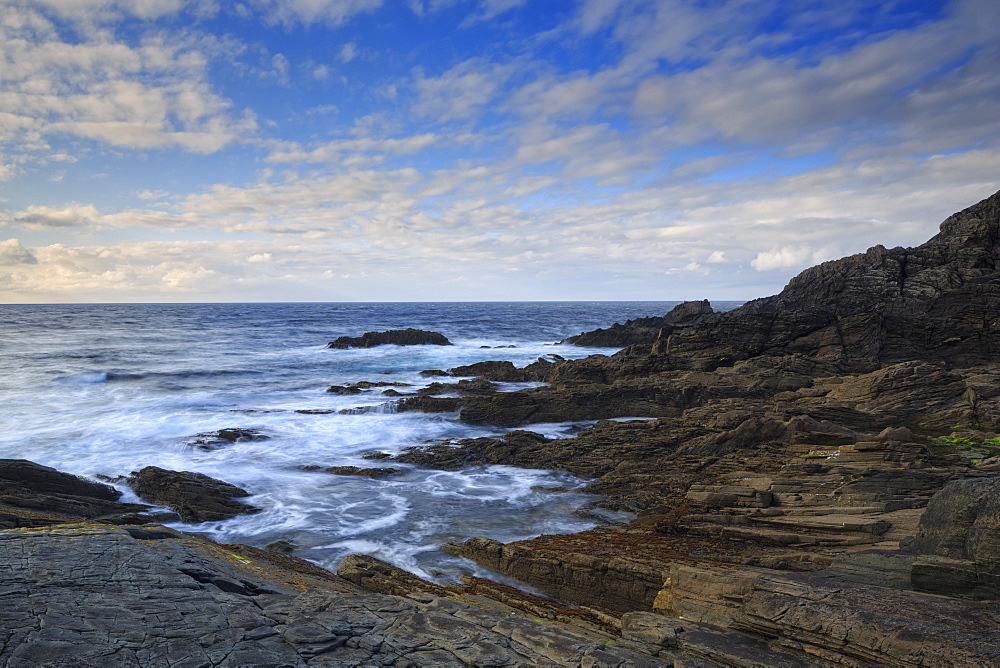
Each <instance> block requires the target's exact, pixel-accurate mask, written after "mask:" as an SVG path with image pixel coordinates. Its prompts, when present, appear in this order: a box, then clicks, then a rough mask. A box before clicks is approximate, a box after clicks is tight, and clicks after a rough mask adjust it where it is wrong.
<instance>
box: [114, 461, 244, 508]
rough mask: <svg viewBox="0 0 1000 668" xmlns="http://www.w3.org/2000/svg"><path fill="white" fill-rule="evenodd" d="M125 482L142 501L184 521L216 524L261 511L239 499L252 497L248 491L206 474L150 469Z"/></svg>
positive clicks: (133, 475) (139, 472)
mask: <svg viewBox="0 0 1000 668" xmlns="http://www.w3.org/2000/svg"><path fill="white" fill-rule="evenodd" d="M126 483H127V484H128V486H129V487H131V488H132V491H134V492H135V493H136V494H137V495H138V496H139V498H142V499H145V500H146V501H149V502H150V503H155V504H157V505H161V506H166V507H168V508H170V509H172V510H175V511H177V513H178V514H179V515H180V516H181V519H182V520H183V521H184V522H214V521H217V520H225V519H229V518H232V517H236V516H237V515H248V514H252V513H259V512H260V510H261V509H260V508H256V507H254V506H251V505H248V504H245V503H240V502H239V501H237V500H236V499H238V498H243V497H246V496H250V493H249V492H247V491H246V490H245V489H241V488H240V487H236V486H235V485H230V484H229V483H226V482H223V481H221V480H216V479H215V478H210V477H209V476H207V475H205V474H204V473H194V472H192V471H169V470H167V469H161V468H159V467H157V466H147V467H145V468H143V469H141V470H139V471H135V472H133V473H132V474H131V475H130V476H129V477H128V479H127V480H126Z"/></svg>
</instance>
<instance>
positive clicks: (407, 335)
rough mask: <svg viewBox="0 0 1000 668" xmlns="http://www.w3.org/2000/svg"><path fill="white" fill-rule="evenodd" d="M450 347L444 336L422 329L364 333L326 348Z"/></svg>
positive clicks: (341, 339)
mask: <svg viewBox="0 0 1000 668" xmlns="http://www.w3.org/2000/svg"><path fill="white" fill-rule="evenodd" d="M385 345H396V346H423V345H433V346H450V345H452V343H451V341H449V340H448V339H447V338H446V337H445V336H444V334H439V333H438V332H429V331H427V330H424V329H413V328H412V327H411V328H408V329H390V330H388V331H385V332H365V333H364V334H362V335H361V336H355V337H351V336H342V337H340V338H339V339H337V340H336V341H331V342H330V343H329V344H327V346H326V347H327V348H337V349H345V348H374V347H375V346H385Z"/></svg>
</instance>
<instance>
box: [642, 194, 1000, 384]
mask: <svg viewBox="0 0 1000 668" xmlns="http://www.w3.org/2000/svg"><path fill="white" fill-rule="evenodd" d="M998 244H1000V193H997V194H994V195H993V196H991V197H989V198H987V199H985V200H983V201H982V202H979V203H978V204H976V205H974V206H971V207H969V208H968V209H965V210H964V211H961V212H959V213H956V214H954V215H953V216H951V217H949V218H948V219H947V220H945V221H944V222H943V223H942V224H941V230H940V233H939V234H938V235H936V236H935V237H933V238H932V239H930V240H929V241H928V242H926V243H924V244H923V245H921V246H917V247H915V248H894V249H891V250H888V249H886V248H884V247H882V246H875V247H874V248H871V249H869V250H868V251H867V252H865V253H861V254H859V255H852V256H850V257H846V258H843V259H840V260H834V261H831V262H825V263H823V264H821V265H818V266H816V267H813V268H811V269H807V270H805V271H803V272H802V273H801V274H799V275H798V276H796V277H795V278H793V279H792V280H791V281H790V282H789V284H788V286H787V287H786V288H785V289H784V290H782V292H781V293H780V294H778V295H775V296H773V297H767V298H764V299H757V300H754V301H752V302H749V303H747V304H745V305H743V306H741V307H739V308H737V309H734V310H732V311H728V312H725V313H720V314H718V315H717V316H715V317H713V318H711V319H709V320H706V321H704V322H701V323H696V324H694V325H692V326H691V327H688V328H684V329H683V330H679V331H677V332H674V333H672V334H670V335H669V336H667V337H666V338H661V339H660V340H659V341H657V342H656V344H654V346H653V350H652V352H653V353H654V354H656V355H660V356H663V357H664V358H665V359H664V362H665V363H667V364H672V365H675V366H676V365H681V366H690V367H693V368H701V369H709V370H711V369H715V368H718V367H720V366H726V365H731V364H732V363H733V362H735V361H737V360H743V359H749V358H750V357H754V356H757V355H788V354H793V353H798V354H802V355H806V356H809V357H814V358H817V359H821V360H826V361H828V362H830V363H834V364H836V365H838V366H839V367H840V369H841V370H842V371H844V372H848V371H861V372H867V371H872V370H874V369H876V368H878V367H880V366H883V365H886V364H892V363H894V362H902V361H909V360H914V359H920V360H938V361H943V362H948V363H952V364H956V365H968V366H971V365H977V364H982V363H984V362H996V361H1000V352H998V351H1000V345H998V344H1000V330H997V329H996V328H994V327H992V326H990V323H993V322H996V321H997V319H998V317H1000V275H998V273H997V264H998V259H1000V252H998V247H1000V246H998Z"/></svg>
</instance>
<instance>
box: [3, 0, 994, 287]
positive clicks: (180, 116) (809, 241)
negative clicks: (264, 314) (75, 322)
mask: <svg viewBox="0 0 1000 668" xmlns="http://www.w3.org/2000/svg"><path fill="white" fill-rule="evenodd" d="M998 72H1000V2H997V0H955V1H949V2H946V1H940V2H929V1H928V2H925V1H917V0H912V1H911V0H836V1H832V0H242V1H238V2H233V1H224V0H0V303H47V302H55V303H73V302H199V301H207V302H219V301H492V300H685V299H705V298H707V299H718V300H746V299H753V298H756V297H763V296H767V295H770V294H774V293H776V292H778V291H780V290H781V288H782V287H783V286H784V285H785V284H786V283H787V282H788V280H789V279H790V278H791V277H792V276H794V275H795V274H797V273H798V272H799V271H801V270H802V269H804V268H806V267H809V266H811V265H813V264H816V263H818V262H822V261H825V260H830V259H835V258H839V257H842V256H844V255H848V254H851V253H858V252H862V251H864V250H865V249H867V248H869V247H870V246H874V245H876V244H883V245H885V246H887V247H894V246H914V245H917V244H920V243H922V242H923V241H925V240H926V239H928V238H930V237H931V236H933V235H934V234H935V233H936V232H937V226H938V225H939V224H940V222H941V221H942V220H943V219H944V218H945V217H947V216H948V215H950V214H951V213H953V212H955V211H958V210H960V209H963V208H965V207H967V206H970V205H972V204H974V203H975V202H978V201H979V200H981V199H983V198H985V197H987V196H989V195H991V194H992V193H994V192H995V191H997V190H998V189H1000V76H997V73H998Z"/></svg>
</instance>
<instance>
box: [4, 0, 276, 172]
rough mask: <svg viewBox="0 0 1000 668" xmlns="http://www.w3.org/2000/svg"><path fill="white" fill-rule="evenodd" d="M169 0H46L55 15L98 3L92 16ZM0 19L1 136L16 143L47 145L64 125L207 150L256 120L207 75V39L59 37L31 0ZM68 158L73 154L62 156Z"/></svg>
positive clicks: (241, 134)
mask: <svg viewBox="0 0 1000 668" xmlns="http://www.w3.org/2000/svg"><path fill="white" fill-rule="evenodd" d="M175 5H176V3H170V2H165V1H164V2H157V0H148V1H145V2H132V3H126V2H119V3H103V2H102V3H97V2H94V1H91V0H79V1H75V2H68V3H62V2H61V1H60V3H52V4H51V5H50V6H49V9H50V10H51V11H57V9H55V8H58V11H59V12H60V14H61V15H62V16H75V15H76V14H77V13H86V12H89V11H91V10H94V11H96V8H98V7H100V8H103V9H104V10H107V11H106V12H103V13H102V12H101V11H97V13H96V14H95V15H94V16H93V17H92V22H99V20H101V19H102V17H103V18H104V19H107V20H112V19H113V18H115V17H116V16H117V15H118V13H120V12H128V13H131V14H133V15H136V16H139V17H147V16H149V17H153V16H160V15H162V14H164V13H170V12H173V11H176V6H175ZM5 11H9V12H10V13H9V14H8V15H7V16H6V17H5V19H4V20H0V136H5V138H6V142H7V143H8V145H12V146H15V147H17V149H18V150H36V149H38V148H44V147H45V143H44V138H45V137H49V136H54V135H58V134H63V133H65V134H69V135H75V136H78V137H85V138H89V139H94V140H97V141H99V142H102V143H106V144H109V145H111V146H119V147H124V148H159V147H180V148H182V149H185V150H189V151H193V152H196V153H210V152H213V151H216V150H218V149H220V148H222V147H223V146H225V145H226V144H229V143H231V142H233V141H236V140H238V139H241V138H245V137H247V136H248V135H250V134H251V133H252V132H253V131H254V130H255V128H256V122H255V120H254V118H253V116H252V115H250V114H248V113H243V114H236V115H234V114H233V113H232V110H231V106H232V105H231V103H230V102H229V101H228V100H227V99H225V98H224V97H222V96H220V95H219V94H218V93H217V92H215V91H214V89H213V87H212V86H211V84H209V83H208V62H209V56H208V55H207V53H206V51H207V50H211V49H216V48H218V44H217V43H214V42H213V41H212V40H211V39H208V40H205V39H201V40H200V41H199V40H198V39H193V38H190V37H189V36H186V35H184V34H180V35H178V36H175V37H173V38H168V37H166V36H164V35H163V34H160V33H157V32H154V31H150V32H148V33H146V34H144V35H142V36H141V37H139V38H138V39H137V40H136V41H135V42H134V43H126V42H123V41H118V40H116V39H115V38H114V37H112V33H111V32H110V31H108V30H105V29H101V30H94V31H92V32H89V33H86V34H85V36H84V38H83V39H80V40H76V39H74V40H70V39H67V38H64V36H63V35H62V33H61V31H60V29H59V28H58V27H57V24H56V23H54V22H53V21H50V20H49V18H48V17H47V16H46V15H45V14H44V13H43V12H42V11H41V8H40V7H39V6H38V5H35V4H31V3H28V4H24V3H22V2H17V1H16V0H15V1H14V2H12V3H11V4H10V5H9V6H8V7H7V8H5ZM69 157H70V158H72V156H69Z"/></svg>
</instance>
